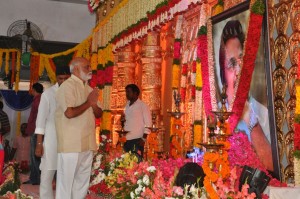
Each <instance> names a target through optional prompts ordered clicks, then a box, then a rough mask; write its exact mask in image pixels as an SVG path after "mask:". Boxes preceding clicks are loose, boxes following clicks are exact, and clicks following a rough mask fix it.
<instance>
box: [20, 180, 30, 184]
mask: <svg viewBox="0 0 300 199" xmlns="http://www.w3.org/2000/svg"><path fill="white" fill-rule="evenodd" d="M22 184H31V181H30V180H27V181H25V182H23V183H22Z"/></svg>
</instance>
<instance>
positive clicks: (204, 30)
mask: <svg viewBox="0 0 300 199" xmlns="http://www.w3.org/2000/svg"><path fill="white" fill-rule="evenodd" d="M200 35H207V27H206V26H201V27H200V28H199V30H198V36H200Z"/></svg>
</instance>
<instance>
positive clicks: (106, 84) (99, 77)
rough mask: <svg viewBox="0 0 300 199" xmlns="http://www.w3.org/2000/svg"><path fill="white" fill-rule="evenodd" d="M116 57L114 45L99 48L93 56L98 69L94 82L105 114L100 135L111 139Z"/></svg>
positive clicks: (93, 62) (94, 64) (92, 61)
mask: <svg viewBox="0 0 300 199" xmlns="http://www.w3.org/2000/svg"><path fill="white" fill-rule="evenodd" d="M113 60H114V56H113V52H112V45H108V46H107V47H106V48H99V49H98V52H97V53H93V54H92V56H91V64H92V69H97V71H95V72H94V75H93V78H95V79H94V80H93V79H92V81H95V82H96V83H97V86H98V88H99V89H100V90H99V98H98V100H99V101H100V102H101V103H102V105H103V107H102V109H103V114H102V119H101V125H100V134H101V135H103V134H104V135H106V136H107V137H108V138H109V139H110V134H111V131H112V124H111V119H112V114H111V110H110V109H111V107H110V103H111V99H110V96H111V92H112V79H113V66H114V63H113Z"/></svg>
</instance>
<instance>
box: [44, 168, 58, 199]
mask: <svg viewBox="0 0 300 199" xmlns="http://www.w3.org/2000/svg"><path fill="white" fill-rule="evenodd" d="M55 172H56V170H47V169H42V168H41V183H40V199H54V194H53V189H52V181H53V178H54V175H55Z"/></svg>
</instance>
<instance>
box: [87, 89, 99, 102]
mask: <svg viewBox="0 0 300 199" xmlns="http://www.w3.org/2000/svg"><path fill="white" fill-rule="evenodd" d="M98 96H99V89H98V88H94V90H93V91H92V92H91V93H90V94H89V96H88V98H87V101H88V103H89V104H90V105H91V106H92V105H95V104H97V101H98Z"/></svg>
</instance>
